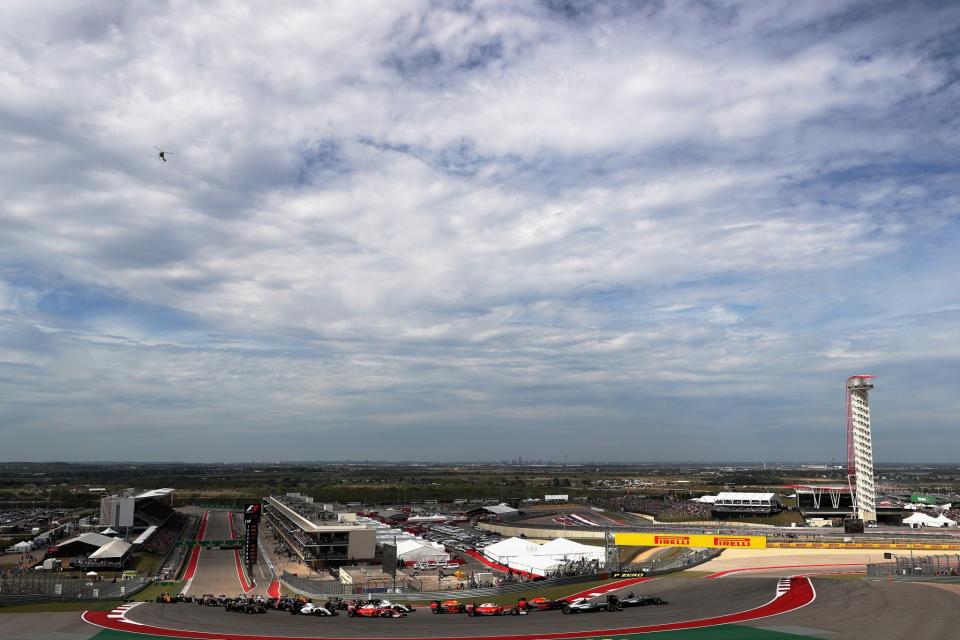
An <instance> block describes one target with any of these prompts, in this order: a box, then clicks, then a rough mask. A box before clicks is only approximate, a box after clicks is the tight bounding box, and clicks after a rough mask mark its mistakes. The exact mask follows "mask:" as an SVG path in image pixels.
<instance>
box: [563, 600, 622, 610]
mask: <svg viewBox="0 0 960 640" xmlns="http://www.w3.org/2000/svg"><path fill="white" fill-rule="evenodd" d="M560 611H561V612H563V613H593V612H595V611H620V607H618V606H617V605H616V604H614V603H611V602H594V601H593V600H590V599H589V598H574V599H573V600H568V601H566V604H564V605H562V606H561V608H560Z"/></svg>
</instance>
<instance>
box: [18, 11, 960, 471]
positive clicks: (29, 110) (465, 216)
mask: <svg viewBox="0 0 960 640" xmlns="http://www.w3.org/2000/svg"><path fill="white" fill-rule="evenodd" d="M958 27H960V5H958V4H956V3H943V2H933V1H930V2H911V3H877V2H871V1H856V2H854V1H837V2H827V3H795V2H783V1H771V2H764V3H739V2H731V3H709V2H696V1H690V2H683V3H666V4H662V5H658V4H655V3H650V4H647V3H633V2H621V1H618V0H610V1H597V2H578V1H576V0H566V1H564V0H542V1H541V2H529V3H512V2H499V1H496V0H494V1H491V2H475V3H471V2H466V3H443V2H440V3H436V2H428V1H427V0H422V1H421V0H409V1H403V2H400V1H398V2H379V1H373V0H366V1H361V0H351V1H346V0H344V1H340V2H330V3H324V4H323V5H318V6H309V5H303V4H302V3H296V2H289V1H287V2H276V3H271V4H270V6H269V8H268V7H266V6H265V5H264V6H261V7H259V8H250V7H246V8H242V7H240V6H237V5H233V4H206V3H189V2H186V3H174V4H167V3H145V4H133V3H122V2H121V3H95V4H84V3H81V4H75V5H68V4H59V3H53V4H47V5H43V4H37V3H33V2H26V1H11V2H7V3H5V4H4V11H3V12H2V15H0V34H2V36H3V37H2V38H0V54H2V56H3V59H4V73H3V74H0V91H2V92H3V95H4V105H3V106H2V107H0V137H2V151H0V192H2V194H3V198H2V200H0V230H2V232H0V437H2V439H3V447H2V451H0V460H9V461H13V460H26V461H29V460H43V461H46V460H54V459H63V460H68V461H83V460H91V461H93V460H143V461H149V460H177V461H211V460H218V459H222V460H227V461H244V460H250V459H259V460H283V459H293V458H307V459H318V458H329V459H340V460H342V459H346V458H354V459H363V458H365V457H369V458H371V459H374V458H380V459H398V460H400V459H421V460H453V459H460V460H471V459H472V460H487V461H491V460H500V459H510V458H514V457H516V456H517V452H518V451H525V452H530V454H531V455H532V456H536V457H540V458H549V457H552V458H554V459H562V458H563V456H564V455H569V456H570V460H571V461H573V460H574V458H575V457H576V458H580V459H591V460H592V461H604V460H606V461H643V460H647V461H656V460H686V461H690V462H693V461H701V462H708V461H718V462H722V461H726V460H743V459H754V460H758V461H762V460H763V459H767V460H773V459H781V460H795V461H800V460H830V459H836V460H838V461H843V460H845V447H846V443H845V438H846V434H845V415H844V381H845V380H846V378H847V377H848V376H851V375H856V374H872V375H874V376H876V379H875V383H876V390H875V391H874V392H873V393H872V394H871V397H870V403H871V413H872V432H873V450H874V456H875V458H876V460H877V462H878V463H879V464H884V463H885V461H898V462H911V461H925V462H930V463H942V462H950V461H956V460H960V437H958V429H957V427H958V417H957V416H958V415H960V394H958V393H957V380H958V377H960V376H958V374H960V287H958V286H957V277H958V276H957V274H958V273H960V190H958V186H957V185H958V184H960V160H958V158H960V149H958V147H960V117H958V112H957V107H956V105H957V104H960V82H957V78H958V75H957V74H958V71H957V69H960V50H958V47H957V46H956V42H955V40H956V33H957V29H958ZM158 149H164V150H166V151H168V152H170V153H171V154H172V155H169V156H165V157H164V158H163V160H164V161H162V160H161V158H159V157H158V155H157V154H158ZM524 457H526V454H524ZM841 464H842V462H841Z"/></svg>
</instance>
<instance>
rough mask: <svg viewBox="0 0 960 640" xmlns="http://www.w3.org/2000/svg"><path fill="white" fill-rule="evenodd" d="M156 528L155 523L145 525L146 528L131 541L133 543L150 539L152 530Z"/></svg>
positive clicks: (141, 542) (140, 542)
mask: <svg viewBox="0 0 960 640" xmlns="http://www.w3.org/2000/svg"><path fill="white" fill-rule="evenodd" d="M156 530H157V527H156V525H153V526H150V527H147V530H146V531H144V532H143V533H141V534H140V535H139V536H137V539H136V540H134V541H133V544H143V543H144V542H146V541H147V540H149V539H150V536H152V535H153V532H154V531H156Z"/></svg>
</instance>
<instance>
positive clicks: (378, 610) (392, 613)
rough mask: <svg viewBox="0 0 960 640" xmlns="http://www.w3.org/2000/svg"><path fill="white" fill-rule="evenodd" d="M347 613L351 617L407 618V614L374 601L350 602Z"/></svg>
mask: <svg viewBox="0 0 960 640" xmlns="http://www.w3.org/2000/svg"><path fill="white" fill-rule="evenodd" d="M347 615H348V616H350V617H351V618H356V617H360V618H406V617H407V614H406V613H404V612H403V611H397V610H395V609H392V608H390V607H381V606H379V605H376V604H374V603H372V602H365V603H363V604H353V603H351V604H348V605H347Z"/></svg>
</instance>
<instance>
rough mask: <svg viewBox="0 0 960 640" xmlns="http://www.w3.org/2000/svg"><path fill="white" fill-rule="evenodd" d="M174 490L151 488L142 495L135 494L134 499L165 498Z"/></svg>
mask: <svg viewBox="0 0 960 640" xmlns="http://www.w3.org/2000/svg"><path fill="white" fill-rule="evenodd" d="M173 492H174V489H169V488H168V489H151V490H150V491H144V492H143V493H141V494H140V495H136V496H133V499H134V500H144V499H146V498H164V497H166V496H168V495H170V494H171V493H173Z"/></svg>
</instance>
